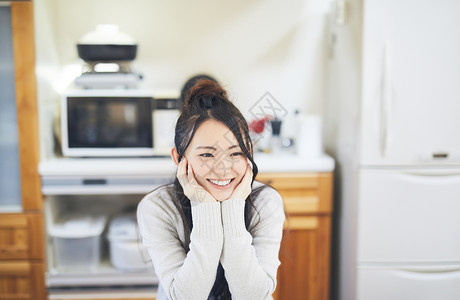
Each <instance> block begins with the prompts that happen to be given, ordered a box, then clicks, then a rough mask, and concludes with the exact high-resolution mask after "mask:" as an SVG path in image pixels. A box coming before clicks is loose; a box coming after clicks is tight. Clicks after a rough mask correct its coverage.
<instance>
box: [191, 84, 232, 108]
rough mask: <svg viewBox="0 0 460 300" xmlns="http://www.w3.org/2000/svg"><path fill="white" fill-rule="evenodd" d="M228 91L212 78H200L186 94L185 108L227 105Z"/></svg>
mask: <svg viewBox="0 0 460 300" xmlns="http://www.w3.org/2000/svg"><path fill="white" fill-rule="evenodd" d="M227 102H228V98H227V92H226V91H225V90H224V89H223V88H222V87H221V86H220V85H219V83H218V82H217V81H215V80H212V79H207V78H203V79H198V80H197V81H196V83H195V84H194V85H193V86H192V87H191V88H190V90H189V91H188V93H187V94H186V95H185V101H184V109H191V110H195V109H199V110H208V109H210V108H214V107H218V106H222V105H225V104H226V103H227Z"/></svg>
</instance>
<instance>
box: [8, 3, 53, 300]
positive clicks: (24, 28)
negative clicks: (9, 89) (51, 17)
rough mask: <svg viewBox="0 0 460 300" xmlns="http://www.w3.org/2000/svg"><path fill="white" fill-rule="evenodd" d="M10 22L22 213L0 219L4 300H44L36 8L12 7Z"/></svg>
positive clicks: (23, 4)
mask: <svg viewBox="0 0 460 300" xmlns="http://www.w3.org/2000/svg"><path fill="white" fill-rule="evenodd" d="M11 22H12V42H13V52H14V73H15V95H16V107H17V123H18V124H17V128H18V143H19V168H20V180H21V202H22V212H21V213H0V299H1V300H13V299H14V300H44V299H46V288H45V266H44V239H45V238H44V226H43V213H42V197H41V188H40V176H39V174H38V161H39V145H38V113H37V98H36V97H37V96H36V85H35V48H34V26H33V4H32V3H31V2H23V3H19V2H17V3H11ZM12 180H14V179H13V178H12Z"/></svg>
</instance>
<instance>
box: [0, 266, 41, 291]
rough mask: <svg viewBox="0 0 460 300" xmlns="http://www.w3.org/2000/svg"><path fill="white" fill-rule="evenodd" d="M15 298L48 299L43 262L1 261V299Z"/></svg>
mask: <svg viewBox="0 0 460 300" xmlns="http://www.w3.org/2000/svg"><path fill="white" fill-rule="evenodd" d="M13 299H14V300H45V299H46V289H45V266H44V264H43V263H31V262H27V261H15V262H0V300H13Z"/></svg>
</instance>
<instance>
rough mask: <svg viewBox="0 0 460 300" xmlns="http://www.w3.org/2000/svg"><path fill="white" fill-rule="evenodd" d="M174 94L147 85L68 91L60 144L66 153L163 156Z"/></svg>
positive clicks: (170, 137)
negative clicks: (156, 90)
mask: <svg viewBox="0 0 460 300" xmlns="http://www.w3.org/2000/svg"><path fill="white" fill-rule="evenodd" d="M178 106H179V100H178V97H177V96H175V95H174V96H172V95H171V96H165V95H164V94H163V95H162V96H155V93H153V92H151V91H148V90H140V89H135V90H134V89H133V90H129V89H126V90H89V89H88V90H73V91H68V92H66V93H65V94H63V95H62V97H61V122H60V124H61V149H62V154H63V156H69V157H130V156H132V157H140V156H165V155H169V153H170V152H169V151H170V149H171V147H172V145H173V139H174V127H175V123H176V120H177V117H178V115H179V107H178Z"/></svg>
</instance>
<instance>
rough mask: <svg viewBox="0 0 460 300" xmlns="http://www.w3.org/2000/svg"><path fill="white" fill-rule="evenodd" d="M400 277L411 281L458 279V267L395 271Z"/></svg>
mask: <svg viewBox="0 0 460 300" xmlns="http://www.w3.org/2000/svg"><path fill="white" fill-rule="evenodd" d="M396 271H397V272H398V273H399V275H400V276H401V277H405V278H413V279H430V278H432V279H440V278H443V279H446V278H459V277H460V266H451V267H426V268H422V267H419V268H416V267H415V268H410V267H409V268H399V269H397V270H396Z"/></svg>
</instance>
